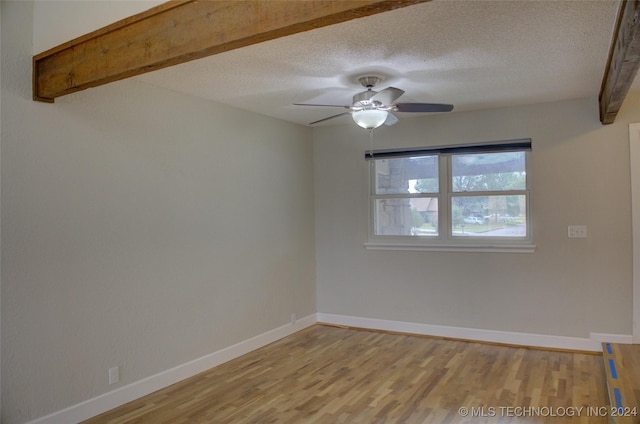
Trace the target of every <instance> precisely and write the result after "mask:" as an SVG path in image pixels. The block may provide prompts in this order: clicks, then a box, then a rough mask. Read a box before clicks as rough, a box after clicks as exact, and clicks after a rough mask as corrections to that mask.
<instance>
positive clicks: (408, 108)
mask: <svg viewBox="0 0 640 424" xmlns="http://www.w3.org/2000/svg"><path fill="white" fill-rule="evenodd" d="M394 106H395V110H396V111H397V112H451V111H452V110H453V105H446V104H440V103H396V104H395V105H394Z"/></svg>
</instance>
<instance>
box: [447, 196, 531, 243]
mask: <svg viewBox="0 0 640 424" xmlns="http://www.w3.org/2000/svg"><path fill="white" fill-rule="evenodd" d="M526 210H527V205H526V196H525V195H513V196H464V197H463V196H458V197H453V198H452V199H451V215H452V216H451V218H452V219H451V225H452V228H451V230H452V234H453V235H454V236H482V237H526V236H527V214H526Z"/></svg>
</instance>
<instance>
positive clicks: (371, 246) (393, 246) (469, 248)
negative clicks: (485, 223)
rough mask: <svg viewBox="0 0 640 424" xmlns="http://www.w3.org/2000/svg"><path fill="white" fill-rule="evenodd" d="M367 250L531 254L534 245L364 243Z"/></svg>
mask: <svg viewBox="0 0 640 424" xmlns="http://www.w3.org/2000/svg"><path fill="white" fill-rule="evenodd" d="M364 246H365V247H366V248H367V249H368V250H412V251H423V252H489V253H533V252H534V251H535V250H536V245H535V244H510V245H477V246H473V245H468V244H439V245H436V244H430V245H426V244H410V243H380V242H375V243H365V244H364Z"/></svg>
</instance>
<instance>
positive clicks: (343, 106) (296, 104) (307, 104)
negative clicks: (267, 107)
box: [293, 103, 351, 109]
mask: <svg viewBox="0 0 640 424" xmlns="http://www.w3.org/2000/svg"><path fill="white" fill-rule="evenodd" d="M293 105H294V106H320V107H341V108H344V109H349V108H350V107H351V106H345V105H317V104H312V103H294V104H293Z"/></svg>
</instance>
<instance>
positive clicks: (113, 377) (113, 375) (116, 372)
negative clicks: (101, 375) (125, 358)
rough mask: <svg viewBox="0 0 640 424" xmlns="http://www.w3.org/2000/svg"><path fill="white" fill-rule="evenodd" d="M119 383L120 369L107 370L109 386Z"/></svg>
mask: <svg viewBox="0 0 640 424" xmlns="http://www.w3.org/2000/svg"><path fill="white" fill-rule="evenodd" d="M118 381H120V367H111V368H109V384H116V383H117V382H118Z"/></svg>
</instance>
